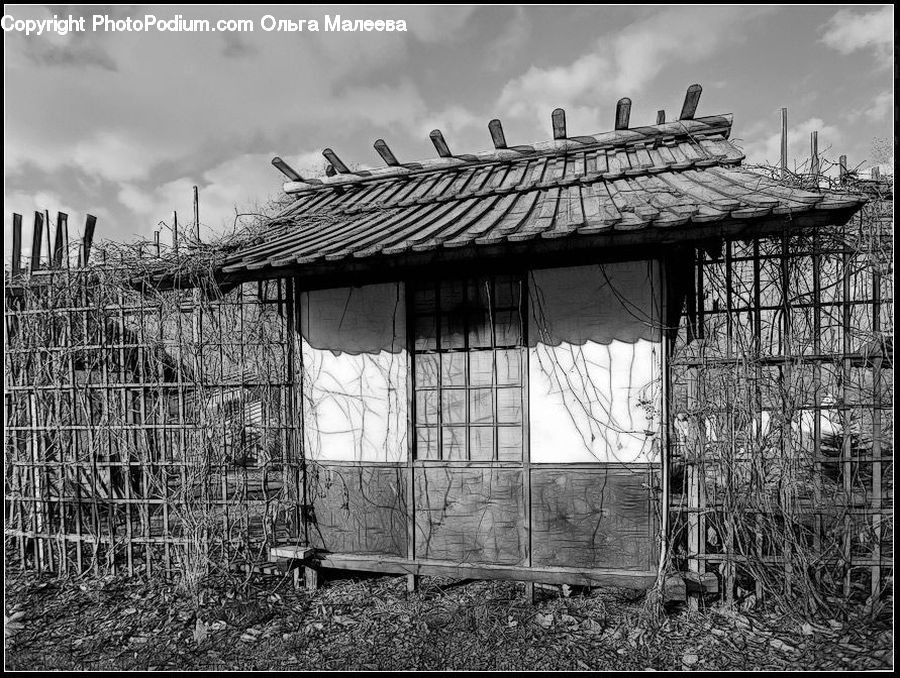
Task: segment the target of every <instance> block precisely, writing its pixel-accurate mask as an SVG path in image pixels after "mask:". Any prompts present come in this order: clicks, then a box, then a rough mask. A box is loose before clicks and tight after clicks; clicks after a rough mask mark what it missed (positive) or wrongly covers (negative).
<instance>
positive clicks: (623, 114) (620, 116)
mask: <svg viewBox="0 0 900 678" xmlns="http://www.w3.org/2000/svg"><path fill="white" fill-rule="evenodd" d="M630 119H631V99H629V98H628V97H622V98H621V99H619V100H618V101H617V102H616V126H615V128H616V129H628V123H629V121H630Z"/></svg>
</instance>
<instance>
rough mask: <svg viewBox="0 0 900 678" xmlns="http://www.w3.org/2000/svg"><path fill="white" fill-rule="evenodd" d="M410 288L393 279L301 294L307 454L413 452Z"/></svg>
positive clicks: (374, 457) (375, 457)
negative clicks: (409, 382)
mask: <svg viewBox="0 0 900 678" xmlns="http://www.w3.org/2000/svg"><path fill="white" fill-rule="evenodd" d="M404 294H405V291H404V288H403V285H402V284H397V283H389V284H382V285H366V286H363V287H352V288H351V287H343V288H337V289H329V290H321V291H313V292H308V293H304V294H302V295H301V299H300V304H301V321H300V322H301V331H302V335H303V339H302V351H303V372H304V374H303V405H304V412H303V414H304V422H303V424H304V441H305V444H306V452H307V455H308V458H310V459H316V460H323V461H324V460H331V461H404V460H405V459H406V453H407V441H406V438H407V407H406V375H407V370H408V364H409V363H408V356H407V352H406V348H405V343H406V318H405V303H404Z"/></svg>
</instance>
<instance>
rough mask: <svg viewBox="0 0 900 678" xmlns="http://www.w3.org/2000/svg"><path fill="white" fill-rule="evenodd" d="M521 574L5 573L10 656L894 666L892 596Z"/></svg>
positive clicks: (425, 664)
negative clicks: (657, 604)
mask: <svg viewBox="0 0 900 678" xmlns="http://www.w3.org/2000/svg"><path fill="white" fill-rule="evenodd" d="M540 594H541V595H540V598H539V600H538V602H537V603H536V604H534V605H532V604H531V603H530V601H527V600H526V599H525V595H524V587H523V585H522V584H519V583H516V582H485V581H467V582H452V581H449V580H442V579H437V578H423V580H422V587H421V589H420V591H418V592H417V593H414V594H407V593H406V588H405V579H403V578H399V577H377V578H368V579H364V578H359V577H356V578H344V579H332V580H329V581H326V582H325V583H324V585H323V587H322V588H320V589H319V590H317V591H307V590H304V589H300V590H295V589H294V588H293V587H292V584H291V581H290V579H289V578H286V577H275V576H254V577H253V578H252V580H250V581H246V580H240V579H228V580H225V579H223V580H219V581H215V582H209V583H208V584H207V586H206V587H205V588H204V589H203V592H202V594H201V596H200V597H199V600H198V598H197V597H192V596H190V595H187V594H185V593H183V592H180V591H179V590H178V588H177V587H175V586H172V585H165V584H159V583H153V584H150V583H147V582H146V581H142V580H140V579H135V578H132V579H124V578H106V579H103V580H86V581H81V582H79V581H73V580H65V581H63V580H59V579H53V578H49V577H35V576H33V575H23V574H17V573H16V572H7V577H6V599H5V611H6V625H5V638H6V642H5V644H6V652H5V658H6V659H5V666H6V669H7V670H10V669H26V670H39V669H80V670H104V669H106V670H123V669H125V670H146V669H151V670H173V669H184V670H201V669H204V670H210V669H213V670H216V669H220V670H229V669H231V670H236V669H276V670H277V669H319V670H339V669H343V670H377V669H392V670H411V669H422V670H425V669H486V670H541V669H543V670H579V669H591V670H654V669H655V670H666V669H688V670H738V669H744V670H760V669H791V668H793V669H838V670H840V669H844V670H846V669H890V668H892V667H893V641H892V633H891V629H892V626H891V624H892V622H891V619H890V606H887V608H886V610H885V611H884V612H883V613H882V614H880V615H874V616H873V614H872V613H871V611H869V612H868V614H865V613H863V612H862V611H859V610H855V611H850V612H848V617H847V618H844V619H825V620H821V621H819V622H816V623H809V622H804V621H802V620H799V619H791V618H787V617H783V616H779V615H777V614H771V613H770V614H767V613H765V612H761V611H744V612H723V611H720V610H714V609H710V610H706V611H701V612H689V611H687V610H685V609H672V610H670V611H669V613H668V615H667V617H666V619H665V621H664V622H663V623H662V624H661V625H658V626H657V628H655V629H654V630H649V629H648V628H647V626H646V624H645V623H644V622H642V619H644V617H643V616H642V614H641V611H642V602H643V594H641V593H640V592H637V591H630V590H609V589H606V590H600V589H595V590H592V591H584V590H577V589H576V590H570V589H568V588H566V589H565V590H560V589H559V588H558V587H554V588H553V589H542V590H541V591H540Z"/></svg>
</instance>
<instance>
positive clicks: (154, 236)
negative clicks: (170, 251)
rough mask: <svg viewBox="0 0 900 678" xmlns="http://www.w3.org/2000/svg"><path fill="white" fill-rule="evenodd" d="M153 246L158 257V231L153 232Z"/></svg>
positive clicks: (159, 252)
mask: <svg viewBox="0 0 900 678" xmlns="http://www.w3.org/2000/svg"><path fill="white" fill-rule="evenodd" d="M153 245H154V246H155V247H156V256H157V257H158V256H159V255H160V254H161V248H160V246H159V230H156V231H153Z"/></svg>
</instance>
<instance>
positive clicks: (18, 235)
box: [12, 213, 22, 275]
mask: <svg viewBox="0 0 900 678" xmlns="http://www.w3.org/2000/svg"><path fill="white" fill-rule="evenodd" d="M12 240H13V241H12V274H13V275H19V273H21V271H22V215H21V214H15V213H13V232H12Z"/></svg>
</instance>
